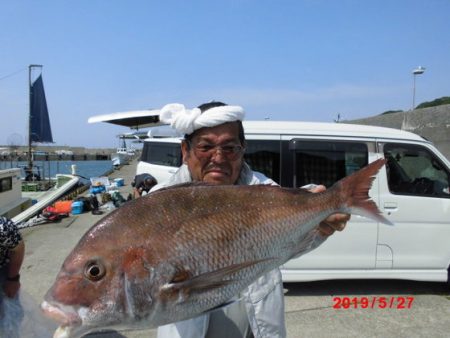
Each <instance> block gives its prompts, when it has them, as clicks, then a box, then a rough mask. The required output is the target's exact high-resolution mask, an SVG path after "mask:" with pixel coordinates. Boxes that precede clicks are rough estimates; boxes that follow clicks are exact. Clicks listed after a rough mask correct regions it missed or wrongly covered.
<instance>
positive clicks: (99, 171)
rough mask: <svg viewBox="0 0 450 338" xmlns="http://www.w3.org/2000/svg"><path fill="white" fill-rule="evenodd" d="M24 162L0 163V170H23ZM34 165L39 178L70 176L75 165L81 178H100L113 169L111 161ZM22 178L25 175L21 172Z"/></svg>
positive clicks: (44, 162)
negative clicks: (58, 175)
mask: <svg viewBox="0 0 450 338" xmlns="http://www.w3.org/2000/svg"><path fill="white" fill-rule="evenodd" d="M26 165H27V162H24V161H19V162H17V161H1V162H0V169H9V168H24V167H26ZM34 165H35V166H36V167H37V168H38V169H39V173H40V175H41V177H54V176H55V175H56V174H72V166H73V165H75V168H76V174H77V175H79V176H80V177H81V178H84V179H87V180H88V179H90V178H91V177H98V176H102V175H104V174H105V173H108V172H110V171H111V170H112V169H113V167H112V163H111V161H109V160H107V161H35V162H34ZM21 175H22V176H24V175H25V173H24V171H23V170H22V173H21Z"/></svg>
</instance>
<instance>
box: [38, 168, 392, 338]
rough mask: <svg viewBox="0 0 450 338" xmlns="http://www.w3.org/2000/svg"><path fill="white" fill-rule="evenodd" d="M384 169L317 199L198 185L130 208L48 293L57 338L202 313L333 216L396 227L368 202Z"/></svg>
mask: <svg viewBox="0 0 450 338" xmlns="http://www.w3.org/2000/svg"><path fill="white" fill-rule="evenodd" d="M383 164H384V160H378V161H376V162H374V163H372V164H371V165H369V166H368V167H366V168H364V169H362V170H361V171H359V172H357V173H355V174H353V175H351V176H349V177H347V178H344V179H343V180H341V181H339V182H338V183H336V184H335V185H334V186H333V187H332V188H330V189H328V190H327V191H325V192H323V193H318V194H310V193H307V192H304V191H301V190H299V189H286V188H279V187H273V186H210V185H199V184H191V185H184V186H178V187H174V188H172V189H164V190H160V191H157V192H155V193H152V194H149V195H147V196H145V197H142V198H139V199H137V200H135V201H132V202H129V203H127V204H125V205H124V206H122V207H121V208H119V209H117V210H115V211H113V212H112V213H110V214H109V215H107V216H106V217H105V218H103V219H102V220H100V221H99V222H98V223H97V224H95V225H94V226H93V227H92V228H91V229H90V230H89V231H88V232H87V233H86V234H85V235H84V236H83V238H82V239H81V240H80V242H79V243H78V245H77V246H76V247H75V248H74V250H73V251H72V253H71V254H70V255H69V256H68V258H67V259H66V260H65V262H64V264H63V266H62V268H61V271H60V273H59V274H58V276H57V278H56V281H55V283H54V285H53V286H52V288H51V289H50V290H49V292H48V293H47V295H46V300H45V301H44V303H43V305H42V307H43V309H44V311H45V312H46V313H47V314H48V315H49V316H51V317H53V318H55V319H57V320H59V321H60V322H61V323H62V325H61V327H60V328H59V329H58V331H57V332H56V333H55V337H58V338H62V337H78V336H80V335H81V334H84V333H87V332H90V331H93V330H96V329H99V328H105V327H117V325H121V324H122V325H125V326H126V327H128V328H131V327H142V325H144V326H145V327H154V326H158V325H162V324H166V323H169V322H173V321H179V320H184V319H188V318H191V317H194V316H197V315H198V314H200V313H202V312H204V311H208V310H210V309H212V308H214V307H216V306H218V305H220V304H222V303H224V302H226V301H227V300H229V299H230V298H232V297H233V296H235V295H237V294H238V293H240V292H241V291H242V290H243V289H244V288H245V287H247V286H248V285H249V284H251V283H252V282H253V281H254V280H255V279H256V278H258V277H259V276H261V275H262V274H264V273H265V272H267V271H270V270H271V269H273V268H275V267H277V266H279V265H281V264H283V263H284V262H286V261H287V260H288V259H290V258H291V257H293V256H294V255H296V254H298V253H300V252H302V251H304V250H307V249H308V245H309V244H310V241H311V240H312V239H313V238H314V236H315V235H317V224H318V223H319V222H320V221H321V220H323V219H324V218H326V216H328V215H330V214H332V213H334V212H338V211H339V212H356V213H359V214H362V215H368V216H370V217H372V218H374V219H376V220H378V221H384V222H388V221H387V220H386V219H384V218H383V217H382V216H381V215H380V213H379V211H378V209H377V207H376V205H375V204H374V203H373V202H371V201H368V200H369V196H368V190H369V189H370V186H371V182H372V181H373V176H374V175H375V174H376V173H377V171H378V170H379V168H381V166H382V165H383Z"/></svg>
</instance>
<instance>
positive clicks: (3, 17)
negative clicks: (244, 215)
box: [0, 0, 450, 148]
mask: <svg viewBox="0 0 450 338" xmlns="http://www.w3.org/2000/svg"><path fill="white" fill-rule="evenodd" d="M449 13H450V1H448V0H334V1H332V0H189V1H187V0H164V1H157V0H141V1H133V0H128V1H125V0H124V1H119V0H78V1H63V0H60V1H57V0H54V1H50V0H40V1H34V0H15V1H1V2H0V145H2V144H4V145H8V144H11V143H15V144H17V143H21V144H25V143H26V142H27V131H26V130H27V118H28V109H29V108H28V107H29V103H28V66H29V65H30V64H40V65H43V68H42V77H43V81H44V87H45V92H46V97H47V105H48V110H49V115H50V120H51V126H52V131H53V139H54V142H55V145H56V146H58V145H60V146H82V147H87V148H97V147H101V148H113V147H117V146H118V145H119V141H118V139H117V135H118V134H120V133H122V132H127V131H129V130H128V129H127V128H125V127H120V126H114V125H110V124H106V123H96V124H88V123H87V120H88V118H89V117H91V116H95V115H101V114H109V113H114V112H123V111H130V110H141V109H150V108H151V109H158V108H161V107H163V106H164V105H165V104H167V103H174V102H178V103H183V104H185V105H186V106H187V107H188V108H193V107H196V106H198V105H199V104H202V103H205V102H209V101H211V100H216V101H222V102H226V103H228V104H233V105H241V106H243V107H244V109H245V111H246V119H247V120H261V119H271V120H301V121H322V122H332V121H334V120H335V119H336V118H337V117H338V115H340V118H341V119H343V120H351V119H356V118H363V117H368V116H374V115H378V114H380V113H382V112H384V111H387V110H397V109H399V110H408V109H411V107H412V100H413V83H414V76H413V74H412V71H413V70H414V69H416V68H417V67H418V66H423V67H425V68H426V70H425V72H424V73H423V74H422V75H418V76H416V99H415V102H416V104H418V103H421V102H424V101H431V100H433V99H436V98H439V97H442V96H450V20H449Z"/></svg>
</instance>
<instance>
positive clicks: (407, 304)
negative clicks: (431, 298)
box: [333, 296, 414, 310]
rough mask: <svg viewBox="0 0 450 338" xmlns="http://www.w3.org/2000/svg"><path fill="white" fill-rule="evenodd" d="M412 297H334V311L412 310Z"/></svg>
mask: <svg viewBox="0 0 450 338" xmlns="http://www.w3.org/2000/svg"><path fill="white" fill-rule="evenodd" d="M413 303H414V297H412V296H387V297H386V296H370V297H368V296H367V297H366V296H362V297H361V296H360V297H333V309H399V310H400V309H410V308H411V307H412V305H413Z"/></svg>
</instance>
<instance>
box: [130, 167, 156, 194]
mask: <svg viewBox="0 0 450 338" xmlns="http://www.w3.org/2000/svg"><path fill="white" fill-rule="evenodd" d="M157 183H158V182H157V181H156V179H155V178H154V177H153V176H152V175H150V174H147V173H145V174H139V175H136V176H135V177H134V180H133V182H132V183H131V185H132V186H133V187H134V198H139V197H141V196H142V193H143V192H145V194H147V193H148V192H149V191H150V189H151V188H152V187H153V186H154V185H156V184H157Z"/></svg>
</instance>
